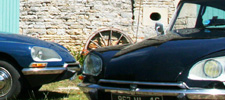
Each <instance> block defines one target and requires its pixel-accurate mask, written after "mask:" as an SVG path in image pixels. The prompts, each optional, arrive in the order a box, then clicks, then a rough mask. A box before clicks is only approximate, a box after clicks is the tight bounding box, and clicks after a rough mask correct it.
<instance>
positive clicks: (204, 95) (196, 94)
mask: <svg viewBox="0 0 225 100" xmlns="http://www.w3.org/2000/svg"><path fill="white" fill-rule="evenodd" d="M78 86H79V88H80V89H81V90H82V91H83V92H84V93H90V92H93V91H96V92H97V91H98V90H101V91H104V92H109V93H115V94H127V95H143V96H146V95H148V96H175V97H177V98H178V99H179V100H186V98H188V99H221V100H224V99H225V90H222V89H177V90H171V89H140V88H137V89H135V90H133V89H130V88H116V87H108V86H101V85H98V84H89V83H81V84H79V85H78Z"/></svg>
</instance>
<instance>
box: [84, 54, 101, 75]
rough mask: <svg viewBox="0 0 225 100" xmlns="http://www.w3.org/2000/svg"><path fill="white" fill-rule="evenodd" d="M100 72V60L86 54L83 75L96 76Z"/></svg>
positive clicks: (97, 57)
mask: <svg viewBox="0 0 225 100" xmlns="http://www.w3.org/2000/svg"><path fill="white" fill-rule="evenodd" d="M101 71H102V59H101V58H100V57H99V56H97V55H95V54H88V55H87V56H86V58H85V60H84V66H83V74H87V75H93V76H97V75H99V74H100V72H101Z"/></svg>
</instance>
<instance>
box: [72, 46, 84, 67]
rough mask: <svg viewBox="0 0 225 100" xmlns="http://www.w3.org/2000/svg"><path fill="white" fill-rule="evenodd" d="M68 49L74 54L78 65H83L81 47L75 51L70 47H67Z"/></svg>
mask: <svg viewBox="0 0 225 100" xmlns="http://www.w3.org/2000/svg"><path fill="white" fill-rule="evenodd" d="M68 50H69V51H70V52H71V54H72V55H73V56H74V58H75V59H76V60H77V61H78V62H79V63H80V65H81V66H82V65H83V62H84V57H85V56H84V55H83V54H82V48H80V49H78V50H77V51H74V50H72V49H71V48H68Z"/></svg>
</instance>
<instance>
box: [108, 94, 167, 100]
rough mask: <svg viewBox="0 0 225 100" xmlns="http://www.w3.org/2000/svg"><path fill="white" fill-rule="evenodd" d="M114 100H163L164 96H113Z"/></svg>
mask: <svg viewBox="0 0 225 100" xmlns="http://www.w3.org/2000/svg"><path fill="white" fill-rule="evenodd" d="M111 98H112V100H163V97H162V96H136V95H134V96H133V95H123V94H112V96H111Z"/></svg>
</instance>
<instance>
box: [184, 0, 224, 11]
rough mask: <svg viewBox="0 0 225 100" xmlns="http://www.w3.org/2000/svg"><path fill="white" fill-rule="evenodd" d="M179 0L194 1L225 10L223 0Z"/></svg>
mask: <svg viewBox="0 0 225 100" xmlns="http://www.w3.org/2000/svg"><path fill="white" fill-rule="evenodd" d="M180 1H181V2H188V3H196V4H201V5H206V6H211V7H216V8H219V9H223V10H225V6H224V5H225V0H180Z"/></svg>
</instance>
